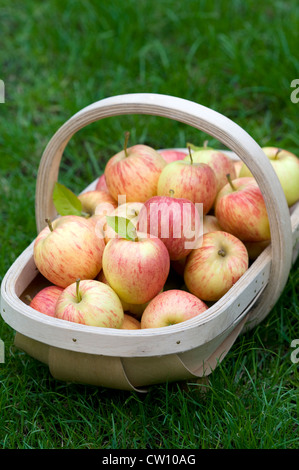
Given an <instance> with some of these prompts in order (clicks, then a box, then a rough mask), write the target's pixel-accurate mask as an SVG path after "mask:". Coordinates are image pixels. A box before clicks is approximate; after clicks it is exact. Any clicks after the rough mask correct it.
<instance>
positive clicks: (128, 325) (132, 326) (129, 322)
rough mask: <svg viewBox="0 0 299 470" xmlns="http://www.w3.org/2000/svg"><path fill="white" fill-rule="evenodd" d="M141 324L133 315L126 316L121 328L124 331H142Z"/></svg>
mask: <svg viewBox="0 0 299 470" xmlns="http://www.w3.org/2000/svg"><path fill="white" fill-rule="evenodd" d="M140 328H141V324H140V321H139V320H137V318H134V317H132V315H128V314H127V313H125V314H124V321H123V324H122V326H121V329H122V330H140Z"/></svg>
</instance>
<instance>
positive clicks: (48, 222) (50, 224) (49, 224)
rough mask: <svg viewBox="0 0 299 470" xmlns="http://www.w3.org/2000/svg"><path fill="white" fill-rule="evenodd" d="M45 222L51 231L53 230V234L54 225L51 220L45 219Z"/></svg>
mask: <svg viewBox="0 0 299 470" xmlns="http://www.w3.org/2000/svg"><path fill="white" fill-rule="evenodd" d="M45 221H46V222H47V224H48V227H49V229H50V230H51V232H53V225H52V222H51V220H50V219H45Z"/></svg>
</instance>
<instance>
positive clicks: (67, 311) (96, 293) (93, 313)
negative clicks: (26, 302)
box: [55, 279, 124, 328]
mask: <svg viewBox="0 0 299 470" xmlns="http://www.w3.org/2000/svg"><path fill="white" fill-rule="evenodd" d="M55 317H56V318H60V319H61V320H66V321H70V322H75V323H81V324H83V325H89V326H98V327H103V328H121V327H122V324H123V321H124V311H123V308H122V305H121V301H120V299H119V298H118V296H117V295H116V293H115V292H114V291H113V289H111V287H109V286H108V285H107V284H104V283H102V282H99V281H96V280H91V279H87V280H83V281H79V280H77V281H76V282H74V283H73V284H71V285H69V286H68V287H66V288H65V289H64V291H63V292H62V293H61V295H60V296H59V298H58V300H57V303H56V308H55Z"/></svg>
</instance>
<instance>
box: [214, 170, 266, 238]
mask: <svg viewBox="0 0 299 470" xmlns="http://www.w3.org/2000/svg"><path fill="white" fill-rule="evenodd" d="M215 215H216V217H217V219H218V222H219V224H220V225H221V227H222V228H223V230H225V231H226V232H229V233H232V234H233V235H235V236H236V237H238V238H239V239H240V240H242V241H252V242H253V241H256V242H257V241H259V242H260V241H264V240H269V239H270V225H269V219H268V214H267V209H266V205H265V201H264V198H263V195H262V193H261V190H260V188H259V186H258V184H257V182H256V181H255V179H254V178H252V177H248V178H246V177H244V178H237V179H235V180H233V181H231V180H230V179H229V182H228V183H227V184H226V185H225V186H224V187H223V188H222V189H221V190H220V191H219V193H218V194H217V198H216V201H215Z"/></svg>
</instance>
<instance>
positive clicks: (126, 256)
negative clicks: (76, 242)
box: [103, 232, 170, 305]
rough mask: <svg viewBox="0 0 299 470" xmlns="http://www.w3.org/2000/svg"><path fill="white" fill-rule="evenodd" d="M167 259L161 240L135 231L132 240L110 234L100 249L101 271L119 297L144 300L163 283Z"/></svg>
mask: <svg viewBox="0 0 299 470" xmlns="http://www.w3.org/2000/svg"><path fill="white" fill-rule="evenodd" d="M169 269H170V259H169V254H168V251H167V248H166V247H165V245H164V243H163V242H162V241H161V240H160V239H159V238H156V237H150V238H149V237H148V235H147V234H142V233H140V232H137V233H136V238H135V240H128V239H126V238H113V239H112V240H110V241H109V242H108V243H107V245H106V246H105V249H104V253H103V273H104V275H105V277H106V279H107V282H108V283H109V285H110V286H111V287H112V289H113V290H114V291H115V292H116V293H117V295H118V296H119V297H120V299H121V300H122V301H124V302H127V303H128V304H139V305H140V304H144V303H146V302H148V301H149V300H151V299H152V298H153V297H155V295H157V294H158V293H159V292H160V291H161V290H162V289H163V287H164V284H165V282H166V280H167V277H168V274H169Z"/></svg>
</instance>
